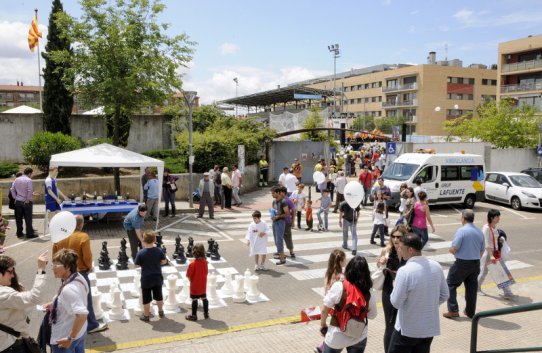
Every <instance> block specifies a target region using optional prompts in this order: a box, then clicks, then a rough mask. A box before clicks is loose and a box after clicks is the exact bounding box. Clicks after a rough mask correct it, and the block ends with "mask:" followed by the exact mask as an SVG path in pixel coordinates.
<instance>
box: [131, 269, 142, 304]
mask: <svg viewBox="0 0 542 353" xmlns="http://www.w3.org/2000/svg"><path fill="white" fill-rule="evenodd" d="M135 272H136V273H135V275H134V287H133V289H132V290H131V291H130V295H131V296H132V297H134V298H139V297H140V293H141V272H140V271H139V270H136V271H135Z"/></svg>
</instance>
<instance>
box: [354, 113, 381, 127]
mask: <svg viewBox="0 0 542 353" xmlns="http://www.w3.org/2000/svg"><path fill="white" fill-rule="evenodd" d="M375 128H376V125H375V121H374V117H373V116H371V115H367V114H366V115H365V116H358V117H357V118H356V119H355V120H354V122H353V123H352V129H354V130H358V131H363V130H366V131H372V130H374V129H375Z"/></svg>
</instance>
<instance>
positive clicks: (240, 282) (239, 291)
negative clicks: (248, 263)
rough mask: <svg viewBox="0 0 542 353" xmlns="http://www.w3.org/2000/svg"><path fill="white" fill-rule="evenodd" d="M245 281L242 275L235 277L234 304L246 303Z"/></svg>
mask: <svg viewBox="0 0 542 353" xmlns="http://www.w3.org/2000/svg"><path fill="white" fill-rule="evenodd" d="M244 279H245V277H243V276H241V275H237V276H235V292H234V293H233V298H232V299H233V302H234V303H244V302H245V300H246V297H245V291H244V288H245V285H244Z"/></svg>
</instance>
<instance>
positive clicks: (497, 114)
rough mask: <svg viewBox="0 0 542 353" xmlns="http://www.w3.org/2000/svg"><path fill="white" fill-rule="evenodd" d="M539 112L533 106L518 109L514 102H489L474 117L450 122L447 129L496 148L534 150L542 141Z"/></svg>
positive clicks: (464, 137) (523, 106)
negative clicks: (539, 137) (537, 114)
mask: <svg viewBox="0 0 542 353" xmlns="http://www.w3.org/2000/svg"><path fill="white" fill-rule="evenodd" d="M535 113H536V109H535V108H534V107H532V106H529V105H526V104H525V105H522V106H520V107H517V106H516V104H515V102H514V101H511V100H506V99H504V100H501V101H499V102H498V103H497V102H495V101H491V102H487V103H485V104H484V105H482V106H480V107H479V108H478V116H477V117H472V116H471V115H468V116H464V117H461V118H458V119H456V120H457V121H455V122H447V123H446V125H445V127H444V129H445V130H446V131H447V132H449V133H450V134H454V135H457V136H460V137H462V138H463V139H470V138H475V139H480V140H482V141H485V142H489V143H491V144H492V145H493V146H495V147H496V148H508V147H515V148H532V147H535V146H536V144H537V141H538V129H537V125H536V123H537V121H539V120H540V118H539V117H537V116H536V115H535Z"/></svg>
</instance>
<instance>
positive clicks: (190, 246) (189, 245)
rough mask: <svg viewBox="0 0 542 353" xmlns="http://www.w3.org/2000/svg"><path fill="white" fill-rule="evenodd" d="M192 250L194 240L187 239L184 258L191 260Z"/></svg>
mask: <svg viewBox="0 0 542 353" xmlns="http://www.w3.org/2000/svg"><path fill="white" fill-rule="evenodd" d="M192 249H194V238H192V237H188V247H187V248H186V257H188V258H189V259H190V258H193V257H194V255H192Z"/></svg>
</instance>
